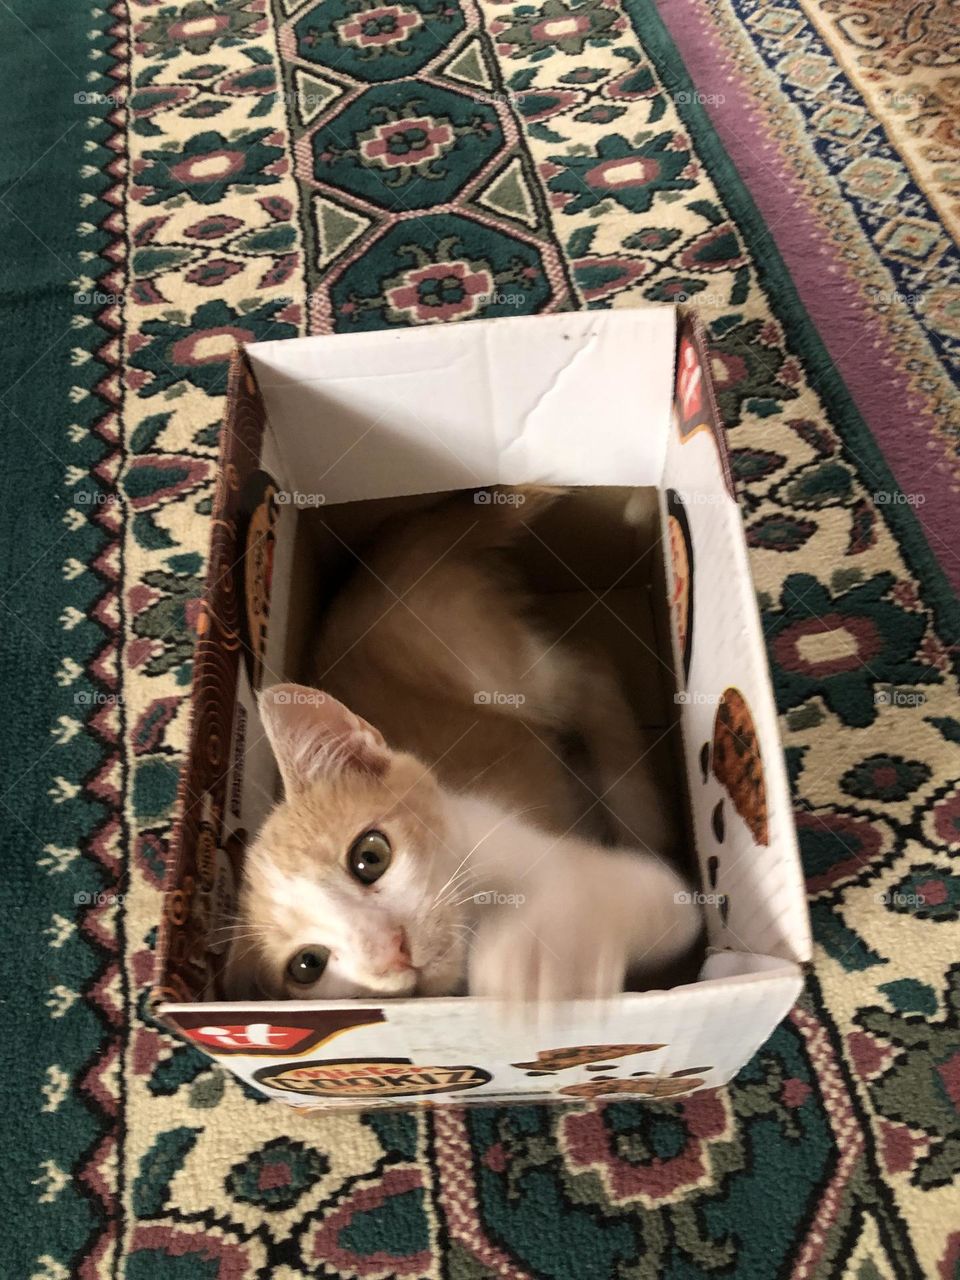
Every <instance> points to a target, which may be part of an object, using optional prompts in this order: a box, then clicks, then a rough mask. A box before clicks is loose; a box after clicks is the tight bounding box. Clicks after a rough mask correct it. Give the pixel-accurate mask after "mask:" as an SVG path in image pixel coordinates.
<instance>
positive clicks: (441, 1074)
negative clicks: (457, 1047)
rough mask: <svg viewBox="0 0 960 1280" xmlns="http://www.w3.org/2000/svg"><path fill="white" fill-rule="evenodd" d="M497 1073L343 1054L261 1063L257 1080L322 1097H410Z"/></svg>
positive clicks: (455, 1088) (471, 1084)
mask: <svg viewBox="0 0 960 1280" xmlns="http://www.w3.org/2000/svg"><path fill="white" fill-rule="evenodd" d="M492 1078H493V1077H492V1076H491V1075H490V1073H489V1072H488V1071H484V1070H482V1068H480V1067H418V1066H415V1065H414V1063H413V1062H411V1061H410V1059H409V1058H365V1059H364V1060H363V1061H357V1060H356V1059H350V1058H341V1059H336V1060H332V1061H328V1062H303V1063H298V1062H293V1063H291V1062H282V1063H280V1065H279V1066H275V1067H261V1068H260V1070H259V1071H256V1072H254V1079H255V1080H257V1081H259V1083H260V1084H262V1085H266V1086H267V1088H270V1089H285V1090H286V1091H287V1092H288V1093H298V1094H308V1095H310V1096H312V1097H321V1098H358V1099H363V1098H412V1097H417V1096H418V1095H422V1094H427V1093H457V1092H459V1091H460V1090H462V1089H476V1088H477V1086H478V1085H481V1084H487V1083H488V1082H489V1081H490V1080H491V1079H492Z"/></svg>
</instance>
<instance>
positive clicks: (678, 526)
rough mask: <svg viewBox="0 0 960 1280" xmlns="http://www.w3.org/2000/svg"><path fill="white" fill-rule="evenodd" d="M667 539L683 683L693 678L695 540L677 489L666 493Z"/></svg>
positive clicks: (674, 621)
mask: <svg viewBox="0 0 960 1280" xmlns="http://www.w3.org/2000/svg"><path fill="white" fill-rule="evenodd" d="M667 538H668V543H669V547H670V569H671V579H672V585H671V591H670V613H671V615H672V617H673V625H674V628H675V630H676V633H677V648H678V649H679V650H680V658H681V661H682V662H683V683H684V685H686V683H687V680H688V678H689V676H690V655H691V653H692V650H693V541H692V539H691V537H690V522H689V520H688V519H687V512H686V509H685V507H684V505H683V499H682V498H681V497H680V495H679V493H677V491H676V490H675V489H668V490H667Z"/></svg>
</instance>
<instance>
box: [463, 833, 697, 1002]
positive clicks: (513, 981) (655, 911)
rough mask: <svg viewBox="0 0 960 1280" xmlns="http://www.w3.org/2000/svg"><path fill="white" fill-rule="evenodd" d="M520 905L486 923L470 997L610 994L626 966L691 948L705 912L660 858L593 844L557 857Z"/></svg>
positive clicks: (618, 987)
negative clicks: (701, 913)
mask: <svg viewBox="0 0 960 1280" xmlns="http://www.w3.org/2000/svg"><path fill="white" fill-rule="evenodd" d="M530 889H531V892H530V896H529V897H527V898H526V900H525V901H524V902H523V903H522V904H521V905H519V906H515V907H506V906H504V907H499V908H497V909H496V912H495V914H494V913H491V915H490V917H489V918H488V919H486V920H484V919H481V920H480V921H479V927H478V929H477V936H476V941H475V942H474V944H473V946H472V948H471V954H470V969H469V987H470V993H471V995H484V996H490V997H494V998H496V999H500V1000H505V1001H509V1002H517V1001H549V1000H569V999H587V998H602V997H604V996H611V995H615V994H616V993H618V992H620V991H622V990H623V989H624V982H625V979H626V974H627V970H628V969H630V970H632V971H640V972H642V971H643V970H644V969H647V970H655V969H657V968H658V967H659V966H661V965H663V964H665V963H668V962H670V961H672V960H674V959H676V958H677V957H679V956H681V955H683V954H684V953H685V952H687V951H688V950H689V949H690V948H691V947H692V945H693V943H694V942H695V941H696V939H697V937H698V935H699V933H700V930H701V919H700V915H699V912H698V910H697V908H696V906H695V905H693V904H692V901H691V894H690V893H689V891H688V888H687V886H686V884H685V882H684V881H683V879H682V878H681V877H680V876H679V875H678V874H677V872H676V871H674V870H673V868H671V867H670V866H669V865H667V864H666V863H664V862H661V861H660V860H659V859H657V858H654V857H652V856H645V855H638V854H635V853H632V852H621V851H607V850H603V849H597V848H595V847H590V848H587V849H582V850H579V851H577V852H576V853H575V854H573V855H568V856H564V857H558V858H557V859H556V860H555V864H554V865H553V866H552V867H551V868H550V869H549V871H547V872H546V874H544V875H543V876H541V877H540V878H539V880H538V881H537V883H536V884H535V885H532V886H530Z"/></svg>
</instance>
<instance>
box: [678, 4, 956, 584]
mask: <svg viewBox="0 0 960 1280" xmlns="http://www.w3.org/2000/svg"><path fill="white" fill-rule="evenodd" d="M658 11H659V13H660V16H661V18H662V19H663V21H664V23H665V24H666V26H667V28H668V30H669V32H670V35H671V37H672V38H673V41H674V43H675V44H676V46H677V49H678V50H679V52H680V54H681V56H682V58H683V60H684V62H685V63H686V67H687V70H688V72H689V74H690V78H691V79H692V81H693V83H694V85H695V86H696V88H697V89H698V91H699V92H700V93H702V94H703V95H704V98H705V102H704V109H705V110H706V112H707V113H708V115H709V117H710V119H711V122H712V123H713V126H714V128H715V129H716V131H717V134H718V136H719V138H720V140H721V142H722V143H723V146H724V148H725V149H726V151H727V154H728V155H729V157H730V159H731V161H732V162H733V164H734V165H735V166H736V168H737V171H738V172H739V174H740V177H741V179H742V181H743V183H744V185H745V186H746V187H747V189H748V190H749V192H750V194H751V196H752V198H753V200H754V203H755V204H756V206H757V208H758V210H759V211H760V213H761V215H762V217H763V219H764V221H765V223H766V227H767V230H768V232H769V234H770V235H771V237H772V239H773V240H774V242H775V243H776V246H777V248H778V250H779V252H780V255H781V257H782V258H783V260H784V262H785V264H786V266H787V269H788V271H789V272H790V275H791V277H792V278H793V283H794V286H795V287H796V290H797V293H798V295H799V297H800V300H801V302H802V303H803V305H804V307H805V308H806V310H807V312H808V314H809V315H810V317H811V319H812V321H813V323H814V324H815V325H816V327H817V330H818V332H819V334H820V338H821V340H822V342H823V344H824V346H825V347H826V349H827V351H828V353H829V355H830V357H831V359H832V360H833V362H834V364H835V365H836V367H837V369H838V371H839V373H840V376H841V377H842V378H843V381H844V383H845V384H846V386H847V389H848V390H849V392H850V394H851V396H852V397H853V399H854V402H855V403H856V405H857V408H858V409H859V411H860V413H861V415H862V417H863V419H864V421H865V422H866V423H867V426H868V427H869V429H870V431H871V433H872V435H873V438H874V440H875V441H876V442H877V444H878V445H879V447H880V448H881V449H882V451H883V455H884V457H885V459H886V461H887V464H888V465H889V467H890V469H891V471H892V472H893V474H894V477H895V478H896V481H897V483H898V485H899V486H900V488H901V490H902V491H903V493H904V494H916V495H922V498H921V504H920V505H915V506H914V510H915V511H916V514H917V516H918V518H919V520H920V524H921V525H922V527H923V529H924V532H925V533H926V535H927V538H928V541H929V543H930V546H931V549H932V551H933V552H934V554H935V555H936V557H937V559H938V561H939V562H940V565H941V567H942V569H943V571H944V573H945V574H946V575H947V577H948V579H949V580H950V582H951V583H952V584H953V586H954V588H955V589H957V590H960V556H957V555H956V554H955V552H954V551H953V547H954V546H956V545H957V543H958V541H960V510H958V504H957V496H956V492H955V491H954V488H953V483H954V482H953V476H952V472H951V467H950V462H949V460H948V455H947V453H946V451H945V448H944V446H943V445H942V444H941V442H940V439H939V438H938V436H937V426H936V419H935V417H934V414H933V413H932V412H931V411H930V408H929V406H928V404H927V403H925V401H924V400H923V399H922V398H921V396H920V395H919V394H918V393H917V392H915V391H912V390H911V388H910V385H909V380H908V377H907V374H906V373H905V372H904V370H903V369H902V368H900V367H899V365H898V362H897V360H896V358H895V351H894V350H893V348H892V345H891V344H892V340H891V338H890V336H889V334H888V333H887V332H886V330H885V328H884V325H883V323H882V321H881V320H880V319H879V318H878V317H877V316H876V315H875V313H873V312H872V311H871V309H870V304H869V302H868V300H867V299H865V298H864V297H863V295H862V293H861V288H860V282H859V280H858V278H857V275H856V271H855V267H851V266H850V265H849V264H848V263H845V262H844V261H843V259H842V258H841V257H840V256H839V254H837V253H836V251H835V250H834V248H833V247H832V246H831V244H830V242H829V237H828V236H827V235H826V234H825V233H824V231H823V229H822V227H821V226H820V225H819V224H818V220H817V212H816V204H815V197H814V196H813V195H812V193H811V192H810V191H809V190H808V189H807V188H806V186H805V184H804V183H803V182H802V181H801V180H799V179H798V177H797V175H796V174H795V173H794V172H793V171H792V169H791V165H790V161H789V159H788V158H787V157H785V156H783V155H782V154H781V152H780V148H779V144H778V142H777V140H776V138H775V137H774V136H773V135H772V134H771V132H770V130H769V129H768V128H767V126H766V122H765V120H764V116H763V113H762V111H761V110H760V108H759V107H758V106H757V103H756V101H755V99H754V98H753V97H752V96H751V94H750V91H749V86H748V85H747V84H746V83H744V81H743V78H742V73H741V71H740V70H739V69H738V68H737V67H736V66H734V65H733V64H732V63H731V62H730V61H729V59H728V57H727V55H726V52H725V50H724V48H723V45H722V42H721V40H720V38H719V35H718V33H717V26H716V23H715V20H714V18H713V15H712V13H710V12H709V10H708V9H707V6H706V5H705V4H702V3H701V0H663V2H662V3H661V4H659V5H658ZM756 265H757V269H758V272H759V274H760V278H761V283H765V282H764V281H763V263H762V260H761V261H758V262H757V264H756ZM765 287H766V288H769V287H770V286H769V283H765ZM813 386H814V389H816V381H815V380H814V382H813ZM845 443H846V444H847V447H848V448H850V444H849V442H848V441H846V442H845ZM851 452H852V450H851ZM859 461H860V463H861V466H862V467H863V476H864V480H865V482H866V483H868V484H869V478H870V467H869V465H868V460H866V459H859ZM878 479H879V478H878Z"/></svg>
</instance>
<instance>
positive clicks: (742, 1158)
mask: <svg viewBox="0 0 960 1280" xmlns="http://www.w3.org/2000/svg"><path fill="white" fill-rule="evenodd" d="M0 22H2V24H3V30H4V39H3V40H2V41H0V59H2V60H3V65H4V70H5V73H6V83H7V84H8V85H13V84H16V85H17V86H18V88H17V90H16V92H13V91H11V92H8V93H7V94H5V95H4V101H3V111H4V113H5V117H6V121H5V123H6V128H5V129H4V130H3V134H2V141H0V189H2V195H0V207H2V214H3V222H4V227H5V231H6V250H7V251H6V253H5V254H4V257H3V261H2V262H0V306H2V310H3V319H4V332H5V335H6V340H5V343H4V348H3V355H2V371H3V372H2V387H3V390H2V392H0V404H2V409H3V422H4V427H5V433H4V442H5V451H4V461H5V465H4V469H3V473H2V479H0V485H2V490H3V497H4V501H3V502H2V503H0V557H2V559H0V565H2V592H0V604H2V620H3V629H4V645H3V650H2V654H0V675H2V678H3V682H4V688H5V692H6V699H5V709H4V710H5V714H4V720H5V724H4V730H5V734H4V737H5V743H6V750H5V754H4V758H5V769H4V775H3V784H2V793H0V822H2V826H3V849H4V853H5V867H6V870H7V876H8V890H7V900H8V904H9V906H8V910H7V912H6V916H5V922H4V939H5V941H6V943H7V944H8V945H7V950H6V959H5V973H4V976H5V979H6V981H5V992H6V997H5V1001H4V1004H3V1014H4V1019H5V1032H4V1035H3V1037H2V1040H0V1053H2V1066H3V1072H4V1074H3V1080H4V1084H5V1088H6V1091H7V1098H8V1102H9V1104H10V1105H9V1106H8V1107H7V1117H8V1119H9V1120H10V1121H11V1129H12V1132H11V1135H10V1137H8V1139H7V1143H6V1153H7V1154H6V1160H5V1163H4V1169H3V1174H2V1178H3V1187H4V1193H5V1203H6V1204H7V1205H8V1206H11V1207H10V1208H9V1209H8V1211H7V1213H5V1215H4V1225H3V1229H2V1233H0V1271H2V1274H3V1275H4V1276H8V1277H11V1280H21V1278H24V1280H26V1278H29V1280H67V1278H68V1277H73V1276H78V1277H82V1278H83V1280H94V1278H98V1280H100V1278H105V1277H108V1276H109V1277H113V1276H125V1277H129V1278H130V1280H153V1277H160V1276H163V1277H167V1276H169V1277H172V1278H173V1280H214V1278H215V1280H240V1278H244V1280H245V1278H246V1277H251V1278H252V1277H258V1278H264V1280H265V1278H267V1277H269V1278H270V1280H297V1278H300V1277H304V1276H321V1277H337V1276H342V1277H365V1278H367V1277H370V1278H373V1277H377V1278H380V1280H388V1278H394V1277H396V1278H397V1280H419V1278H420V1277H424V1278H426V1277H446V1276H450V1277H454V1278H455V1280H486V1278H488V1277H505V1278H506V1277H516V1278H518V1280H520V1278H523V1280H526V1278H528V1277H530V1278H533V1277H536V1278H538V1280H540V1278H542V1280H594V1278H598V1280H600V1278H603V1280H606V1278H607V1277H611V1278H613V1277H615V1278H616V1280H648V1278H650V1280H652V1278H653V1277H671V1278H674V1277H675V1278H677V1280H679V1278H681V1277H690V1276H694V1275H707V1276H709V1275H725V1276H736V1277H737V1278H738V1280H754V1278H757V1280H759V1278H766V1277H780V1276H783V1277H786V1276H796V1277H818V1278H819V1277H828V1276H829V1277H845V1278H846V1277H849V1278H850V1280H854V1278H856V1280H876V1278H879V1277H884V1278H886V1277H931V1276H937V1277H943V1278H944V1280H945V1278H947V1277H955V1276H957V1275H960V1230H958V1219H957V1213H956V1208H957V1198H956V1197H957V1190H956V1178H957V1175H958V1173H960V1138H958V1109H960V1031H958V1006H960V965H958V954H960V948H958V945H957V940H958V929H957V924H956V921H957V918H958V914H960V874H958V871H957V861H956V859H957V852H958V849H960V783H958V778H960V708H958V702H957V698H956V685H955V667H956V660H957V638H958V635H960V610H958V607H957V600H956V594H955V588H956V587H957V584H958V582H960V540H958V536H957V535H958V530H960V518H958V508H957V496H956V495H957V478H958V459H957V433H958V413H957V396H956V386H955V379H956V374H957V355H958V349H960V288H958V275H960V271H958V256H957V250H956V245H955V242H954V241H955V236H956V231H957V225H958V221H960V134H958V130H957V120H958V105H960V69H958V68H960V22H958V14H957V7H956V4H955V2H954V0H923V2H922V3H921V2H920V0H903V3H900V4H897V5H884V6H881V5H876V4H874V3H871V2H870V0H802V2H801V3H797V2H796V0H782V2H778V3H775V4H771V3H760V2H759V0H736V2H735V3H729V2H725V0H717V2H716V3H707V2H706V0H663V2H662V3H661V4H659V5H654V4H653V3H651V0H530V2H528V3H522V2H521V3H513V2H511V0H507V2H506V3H504V2H501V0H483V2H482V3H481V2H479V0H323V2H322V3H317V2H316V0H189V2H188V3H185V4H179V5H171V4H165V3H163V0H159V2H156V0H131V3H129V4H124V3H121V2H120V0H118V2H117V3H115V4H113V5H111V6H110V7H109V8H103V7H101V6H99V5H95V4H93V3H91V2H90V0H74V2H73V3H71V4H70V5H69V6H65V5H63V4H62V3H58V2H57V0H31V3H29V4H28V3H25V0H15V2H14V3H12V4H7V3H2V4H0ZM676 300H688V301H690V302H691V303H693V304H695V305H696V306H697V307H698V308H699V309H700V310H701V312H702V314H703V316H704V319H705V321H706V322H707V325H708V331H709V339H710V347H711V358H712V365H713V372H714V376H715V378H716V382H717V386H718V390H719V396H720V402H721V408H722V411H723V414H724V416H725V419H726V423H727V428H728V444H729V448H730V451H731V459H732V465H733V469H734V472H735V475H736V479H737V482H738V486H739V496H740V501H741V504H742V508H743V514H744V518H745V521H746V526H747V538H748V541H749V545H750V548H751V563H752V569H753V572H754V575H755V579H756V586H757V590H758V594H759V598H760V603H761V608H762V612H763V618H764V626H765V629H766V634H767V638H768V642H769V652H770V658H771V663H772V666H773V672H774V677H775V684H776V692H777V698H778V703H779V708H780V711H781V715H782V728H783V737H784V745H785V750H786V754H787V760H788V763H789V767H790V774H791V781H792V785H793V788H794V795H795V803H796V814H797V823H798V827H799V832H800V838H801V843H802V847H803V855H804V859H805V866H806V872H807V875H808V877H809V892H810V905H811V911H812V914H813V921H814V928H815V936H816V959H815V963H814V965H813V966H812V968H811V972H810V975H809V982H808V985H807V989H806V992H805V995H804V997H803V1000H802V1002H801V1004H800V1005H799V1006H798V1008H797V1009H796V1010H795V1012H794V1013H793V1015H792V1016H791V1017H790V1018H789V1020H788V1021H787V1022H785V1023H784V1025H783V1026H781V1028H780V1029H779V1030H778V1031H777V1032H776V1033H775V1034H774V1035H773V1036H772V1037H771V1039H770V1040H769V1041H768V1042H767V1043H766V1044H765V1045H764V1047H763V1048H762V1049H761V1050H760V1052H759V1053H758V1054H757V1055H756V1057H755V1058H754V1060H753V1061H752V1062H751V1063H750V1064H749V1066H748V1067H747V1068H746V1069H745V1070H744V1071H743V1072H742V1073H741V1075H740V1077H739V1078H738V1080H737V1082H736V1083H735V1084H734V1085H733V1086H732V1087H731V1088H729V1089H727V1090H721V1091H715V1092H704V1093H694V1094H691V1095H690V1096H688V1097H684V1098H680V1099H677V1100H676V1101H672V1102H669V1103H660V1104H652V1105H641V1104H636V1103H630V1104H626V1103H624V1104H619V1103H618V1104H610V1105H607V1106H605V1107H594V1108H586V1109H580V1110H578V1111H556V1110H552V1109H548V1108H534V1107H510V1108H502V1109H492V1110H485V1109H472V1110H471V1109H464V1110H452V1111H446V1110H442V1111H441V1110H438V1111H434V1112H433V1113H431V1114H420V1113H417V1112H412V1111H411V1112H404V1111H399V1112H396V1113H389V1114H368V1115H356V1116H343V1115H338V1116H336V1117H334V1118H331V1119H329V1120H324V1119H318V1118H315V1117H299V1118H298V1117H296V1116H295V1115H292V1114H288V1113H287V1112H286V1111H285V1110H282V1109H280V1108H279V1107H278V1106H276V1105H274V1104H271V1103H265V1102H263V1101H259V1100H258V1099H257V1098H256V1097H254V1096H253V1095H252V1094H248V1093H247V1092H245V1091H244V1090H243V1089H242V1088H241V1087H240V1085H239V1084H238V1083H236V1082H235V1081H233V1080H232V1079H228V1078H227V1077H226V1076H225V1075H224V1074H223V1073H222V1072H220V1071H219V1070H218V1069H217V1068H215V1067H213V1066H211V1064H210V1063H209V1062H208V1061H207V1060H206V1059H204V1058H202V1057H201V1056H199V1055H198V1054H197V1053H196V1052H194V1051H193V1050H192V1049H190V1048H188V1047H187V1046H185V1045H183V1044H180V1043H179V1042H177V1041H175V1040H174V1039H173V1038H172V1037H170V1036H169V1035H167V1034H165V1033H164V1032H163V1031H162V1030H160V1029H159V1028H158V1027H157V1026H156V1025H155V1024H154V1023H153V1022H152V1020H151V1018H150V1015H149V1011H148V1010H147V1009H146V1007H145V999H144V995H145V991H146V989H147V986H148V984H149V982H150V979H151V973H152V946H153V943H154V939H155V934H156V923H157V920H158V917H159V910H160V888H161V880H162V875H163V868H164V860H165V857H166V850H167V844H168V841H169V837H170V829H171V814H172V809H173V805H174V797H175V791H176V784H177V777H178V771H179V767H180V765H181V763H182V760H183V751H184V744H185V731H186V699H187V696H188V694H189V689H190V679H191V654H192V649H193V637H194V627H195V624H196V619H197V601H198V596H199V594H200V592H201V589H202V583H203V573H204V558H205V554H206V547H207V540H208V535H209V527H208V524H209V522H208V516H209V511H210V501H211V492H212V484H213V474H214V469H215V460H216V442H217V431H218V422H219V417H220V411H221V403H222V395H223V391H224V381H225V370H226V366H225V360H226V357H227V354H228V351H229V348H230V346H231V344H232V343H233V341H234V339H236V338H239V339H242V340H249V339H253V338H266V337H271V338H283V337H287V336H292V335H295V334H298V333H304V332H325V331H336V332H355V331H357V330H362V329H370V328H375V327H382V326H391V325H407V324H416V323H433V322H437V321H444V322H462V321H469V319H470V318H472V317H474V316H478V315H482V316H496V315H511V314H517V313H518V312H531V313H532V312H545V311H556V310H562V309H569V308H579V307H620V306H633V305H637V304H640V303H644V302H648V301H676ZM12 1206H15V1207H12Z"/></svg>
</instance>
